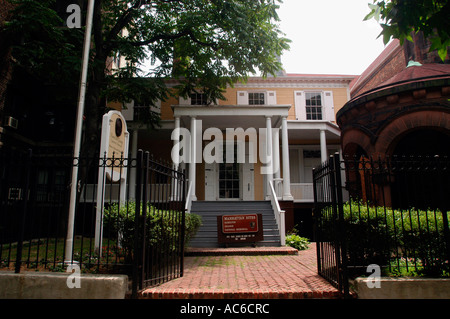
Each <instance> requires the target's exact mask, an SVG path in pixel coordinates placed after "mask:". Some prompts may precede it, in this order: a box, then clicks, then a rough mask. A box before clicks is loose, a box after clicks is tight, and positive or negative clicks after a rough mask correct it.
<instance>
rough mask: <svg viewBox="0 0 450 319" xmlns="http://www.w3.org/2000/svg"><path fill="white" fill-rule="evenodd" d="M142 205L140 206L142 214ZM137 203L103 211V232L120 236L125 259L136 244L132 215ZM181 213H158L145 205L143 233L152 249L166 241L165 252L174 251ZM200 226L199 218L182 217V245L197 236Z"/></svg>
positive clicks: (153, 208)
mask: <svg viewBox="0 0 450 319" xmlns="http://www.w3.org/2000/svg"><path fill="white" fill-rule="evenodd" d="M143 208H144V205H141V207H140V214H141V216H142V215H143ZM135 212H136V203H135V202H132V201H129V202H127V203H125V204H121V205H119V204H116V203H115V204H112V205H111V206H110V207H109V208H105V210H104V232H105V233H106V232H108V233H112V234H119V236H118V237H119V244H120V246H121V247H122V248H123V250H124V251H125V252H126V254H127V255H128V256H131V254H132V251H133V247H134V245H135V238H136V237H135V226H136V222H135V216H136V214H135ZM181 219H182V214H181V212H178V211H174V210H160V209H157V208H156V207H154V206H152V205H150V204H149V203H147V205H146V224H145V232H146V238H147V245H149V246H153V245H157V244H159V243H160V242H161V240H164V239H166V241H167V242H169V244H164V245H162V246H163V247H164V249H167V250H168V252H169V251H170V252H171V251H174V250H176V249H177V248H178V247H177V246H176V245H177V243H178V242H179V239H180V238H179V237H180V236H181V233H182V229H181V227H180V226H181ZM200 226H201V217H200V216H198V215H195V214H185V229H184V233H185V238H184V243H185V245H186V244H187V243H188V242H189V240H190V239H191V238H192V237H193V236H194V235H195V234H196V232H197V230H198V228H199V227H200Z"/></svg>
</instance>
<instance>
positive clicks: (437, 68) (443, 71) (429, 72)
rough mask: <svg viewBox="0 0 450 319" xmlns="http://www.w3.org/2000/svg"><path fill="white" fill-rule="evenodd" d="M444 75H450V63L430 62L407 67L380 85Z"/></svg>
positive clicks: (403, 82)
mask: <svg viewBox="0 0 450 319" xmlns="http://www.w3.org/2000/svg"><path fill="white" fill-rule="evenodd" d="M442 76H450V64H437V63H430V64H423V65H420V66H418V65H413V66H409V67H407V68H406V69H405V70H403V71H402V72H400V73H398V74H397V75H395V76H393V77H392V78H390V79H389V80H387V81H385V82H383V83H382V84H381V85H380V86H379V87H384V86H387V85H394V84H400V83H402V84H405V83H408V82H412V81H418V80H422V79H429V78H439V77H442Z"/></svg>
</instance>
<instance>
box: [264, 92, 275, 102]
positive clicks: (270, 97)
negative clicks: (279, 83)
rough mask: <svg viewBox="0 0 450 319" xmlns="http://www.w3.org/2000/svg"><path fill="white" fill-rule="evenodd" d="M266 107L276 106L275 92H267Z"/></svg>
mask: <svg viewBox="0 0 450 319" xmlns="http://www.w3.org/2000/svg"><path fill="white" fill-rule="evenodd" d="M266 104H267V105H277V92H275V91H268V92H267V103H266Z"/></svg>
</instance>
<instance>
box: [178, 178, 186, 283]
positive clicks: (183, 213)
mask: <svg viewBox="0 0 450 319" xmlns="http://www.w3.org/2000/svg"><path fill="white" fill-rule="evenodd" d="M177 176H178V178H179V179H177V181H176V183H178V185H181V187H182V192H181V194H182V196H183V198H182V199H181V208H180V211H181V243H180V247H181V252H180V276H181V277H183V275H184V244H185V242H184V241H185V228H186V210H185V207H186V203H185V201H186V180H185V177H186V175H185V171H184V170H183V172H182V173H180V172H177Z"/></svg>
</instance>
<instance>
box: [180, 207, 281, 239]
mask: <svg viewBox="0 0 450 319" xmlns="http://www.w3.org/2000/svg"><path fill="white" fill-rule="evenodd" d="M191 213H194V214H197V215H200V216H201V217H202V223H203V225H202V226H201V227H200V229H199V230H198V232H197V234H196V236H195V237H194V238H193V239H192V240H191V242H190V243H189V244H188V246H189V247H193V248H197V247H201V248H218V247H223V245H219V243H218V239H217V216H220V215H242V214H262V219H263V230H264V240H263V241H261V242H258V243H257V244H256V245H257V246H264V247H280V246H281V240H280V233H279V231H278V226H277V222H276V220H275V216H274V212H273V209H272V205H271V203H270V201H230V202H217V201H204V202H201V201H196V202H193V203H192V208H191ZM243 245H244V246H245V245H246V246H249V245H250V244H248V243H247V244H241V246H243ZM230 246H233V247H236V246H238V244H233V245H230Z"/></svg>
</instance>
